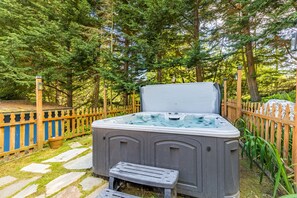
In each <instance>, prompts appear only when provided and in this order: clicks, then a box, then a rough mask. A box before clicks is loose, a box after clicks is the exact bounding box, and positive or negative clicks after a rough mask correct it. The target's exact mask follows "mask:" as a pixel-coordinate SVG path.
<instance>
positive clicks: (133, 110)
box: [132, 91, 136, 113]
mask: <svg viewBox="0 0 297 198" xmlns="http://www.w3.org/2000/svg"><path fill="white" fill-rule="evenodd" d="M135 112H136V109H135V91H133V93H132V113H135Z"/></svg>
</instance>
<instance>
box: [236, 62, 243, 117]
mask: <svg viewBox="0 0 297 198" xmlns="http://www.w3.org/2000/svg"><path fill="white" fill-rule="evenodd" d="M241 79H242V70H241V66H238V69H237V89H236V90H237V92H236V100H237V101H236V119H238V118H240V117H241Z"/></svg>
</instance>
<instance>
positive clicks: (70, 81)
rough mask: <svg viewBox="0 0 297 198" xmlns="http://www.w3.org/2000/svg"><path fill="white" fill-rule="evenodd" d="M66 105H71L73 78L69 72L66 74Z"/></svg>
mask: <svg viewBox="0 0 297 198" xmlns="http://www.w3.org/2000/svg"><path fill="white" fill-rule="evenodd" d="M67 107H73V79H72V74H71V73H70V74H68V75H67Z"/></svg>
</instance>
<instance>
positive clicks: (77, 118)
mask: <svg viewBox="0 0 297 198" xmlns="http://www.w3.org/2000/svg"><path fill="white" fill-rule="evenodd" d="M139 109H140V105H139V103H136V102H135V103H133V104H132V105H130V106H127V107H117V108H112V109H111V108H107V110H104V109H101V108H100V109H99V108H91V109H76V110H74V109H71V110H53V111H43V115H42V125H43V126H42V129H43V141H42V144H46V143H47V141H48V138H50V137H59V136H63V137H64V139H69V138H73V137H76V136H82V135H85V134H88V133H90V128H91V124H92V122H93V121H95V120H98V119H102V118H104V117H113V116H118V115H123V114H128V113H133V112H139ZM37 137H38V135H37V119H36V112H21V113H9V114H0V158H3V157H5V156H9V155H12V154H19V153H21V152H26V151H28V150H30V149H34V148H36V147H37V142H38V140H37Z"/></svg>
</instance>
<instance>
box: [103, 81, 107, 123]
mask: <svg viewBox="0 0 297 198" xmlns="http://www.w3.org/2000/svg"><path fill="white" fill-rule="evenodd" d="M103 116H104V118H106V117H107V96H106V85H105V84H104V89H103Z"/></svg>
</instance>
